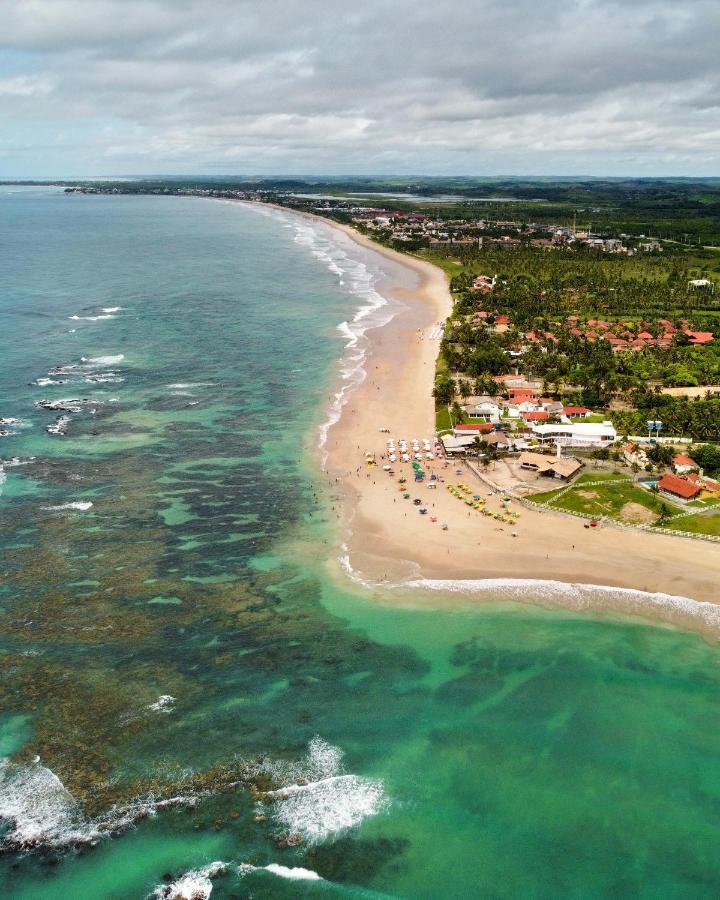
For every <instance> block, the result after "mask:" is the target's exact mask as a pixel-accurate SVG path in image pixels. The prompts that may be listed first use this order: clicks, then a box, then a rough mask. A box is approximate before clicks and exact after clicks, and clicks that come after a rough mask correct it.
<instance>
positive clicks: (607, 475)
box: [573, 471, 630, 485]
mask: <svg viewBox="0 0 720 900" xmlns="http://www.w3.org/2000/svg"><path fill="white" fill-rule="evenodd" d="M619 478H624V479H625V480H626V481H630V479H629V478H628V477H627V475H626V474H625V473H624V472H605V471H603V472H583V474H582V475H581V476H580V477H579V478H578V479H576V480H575V481H574V482H573V485H576V484H587V483H588V481H617V480H618V479H619Z"/></svg>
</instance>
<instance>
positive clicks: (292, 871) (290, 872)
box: [238, 863, 324, 881]
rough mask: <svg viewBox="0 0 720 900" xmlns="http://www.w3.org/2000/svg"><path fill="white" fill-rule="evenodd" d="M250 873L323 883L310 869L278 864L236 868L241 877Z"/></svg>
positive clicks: (243, 865) (245, 864)
mask: <svg viewBox="0 0 720 900" xmlns="http://www.w3.org/2000/svg"><path fill="white" fill-rule="evenodd" d="M251 872H270V873H271V874H272V875H277V876H278V877H279V878H289V879H290V880H291V881H324V879H323V878H321V876H320V875H318V873H317V872H313V870H312V869H303V868H302V867H301V866H293V867H288V866H281V865H280V864H279V863H270V864H269V865H267V866H253V865H250V863H241V865H239V866H238V874H239V875H240V876H241V877H243V876H245V875H249V874H250V873H251Z"/></svg>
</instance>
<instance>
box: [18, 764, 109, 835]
mask: <svg viewBox="0 0 720 900" xmlns="http://www.w3.org/2000/svg"><path fill="white" fill-rule="evenodd" d="M0 823H2V824H3V825H4V827H5V828H4V833H3V836H2V838H0V847H2V846H5V845H9V846H15V847H19V846H23V847H33V846H38V845H44V846H50V847H57V846H59V845H64V844H68V843H75V842H77V841H81V842H83V843H84V842H87V841H92V840H93V839H94V837H95V836H96V835H95V833H94V831H93V829H88V823H87V821H86V819H85V818H84V816H83V815H82V812H81V811H80V808H79V806H78V804H77V803H76V802H75V800H74V799H73V797H72V796H71V794H70V793H69V791H67V790H66V788H65V787H64V785H63V784H62V782H61V781H60V779H59V778H58V777H57V776H56V775H55V774H54V773H53V772H51V771H50V769H46V768H45V767H44V766H41V765H40V763H39V762H38V761H37V760H36V761H35V762H34V763H32V764H31V765H29V766H18V765H15V764H14V763H11V762H10V761H9V760H8V759H0Z"/></svg>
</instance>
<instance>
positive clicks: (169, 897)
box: [148, 862, 228, 900]
mask: <svg viewBox="0 0 720 900" xmlns="http://www.w3.org/2000/svg"><path fill="white" fill-rule="evenodd" d="M227 871H228V866H227V865H226V864H225V863H224V862H212V863H210V864H209V865H207V866H203V867H202V869H191V870H190V871H189V872H186V873H185V874H184V875H182V876H181V877H180V878H178V880H177V881H173V882H172V884H161V885H158V887H156V888H155V890H154V891H153V892H152V894H150V897H149V898H148V900H150V898H155V900H207V898H208V897H209V896H210V894H211V893H212V889H213V885H212V880H211V879H213V878H217V876H218V875H225V874H226V872H227Z"/></svg>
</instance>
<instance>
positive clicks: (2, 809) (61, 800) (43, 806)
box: [0, 759, 195, 851]
mask: <svg viewBox="0 0 720 900" xmlns="http://www.w3.org/2000/svg"><path fill="white" fill-rule="evenodd" d="M194 802H195V799H194V798H193V797H182V796H180V797H171V798H167V799H163V800H158V799H157V798H155V797H154V796H152V795H149V796H146V797H140V798H138V799H136V800H135V801H133V802H132V803H129V804H127V805H124V806H113V807H112V808H111V809H110V810H108V812H107V813H104V814H103V815H101V816H98V817H97V818H89V817H87V816H85V814H84V813H83V812H82V810H81V808H80V805H79V804H78V803H77V801H76V800H75V799H74V798H73V796H72V794H71V793H70V792H69V791H68V790H67V788H66V787H65V786H64V785H63V783H62V782H61V781H60V779H59V778H58V777H57V775H55V773H54V772H52V771H51V770H50V769H48V768H46V767H45V766H43V765H41V763H40V761H39V760H35V762H34V763H31V764H30V765H29V766H21V765H18V764H16V763H13V762H11V761H10V760H8V759H0V851H11V850H15V851H26V850H34V849H39V848H45V849H49V850H64V849H67V848H68V847H79V846H83V845H84V846H95V845H96V844H97V843H98V842H99V841H101V840H102V839H104V838H107V837H112V836H114V835H117V834H120V833H122V832H123V831H126V830H127V829H128V828H131V827H132V826H133V825H134V824H136V823H137V822H138V821H140V820H141V819H145V818H148V817H149V816H154V815H156V813H157V812H158V811H159V810H161V809H165V808H169V807H172V806H187V805H191V804H193V803H194Z"/></svg>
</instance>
